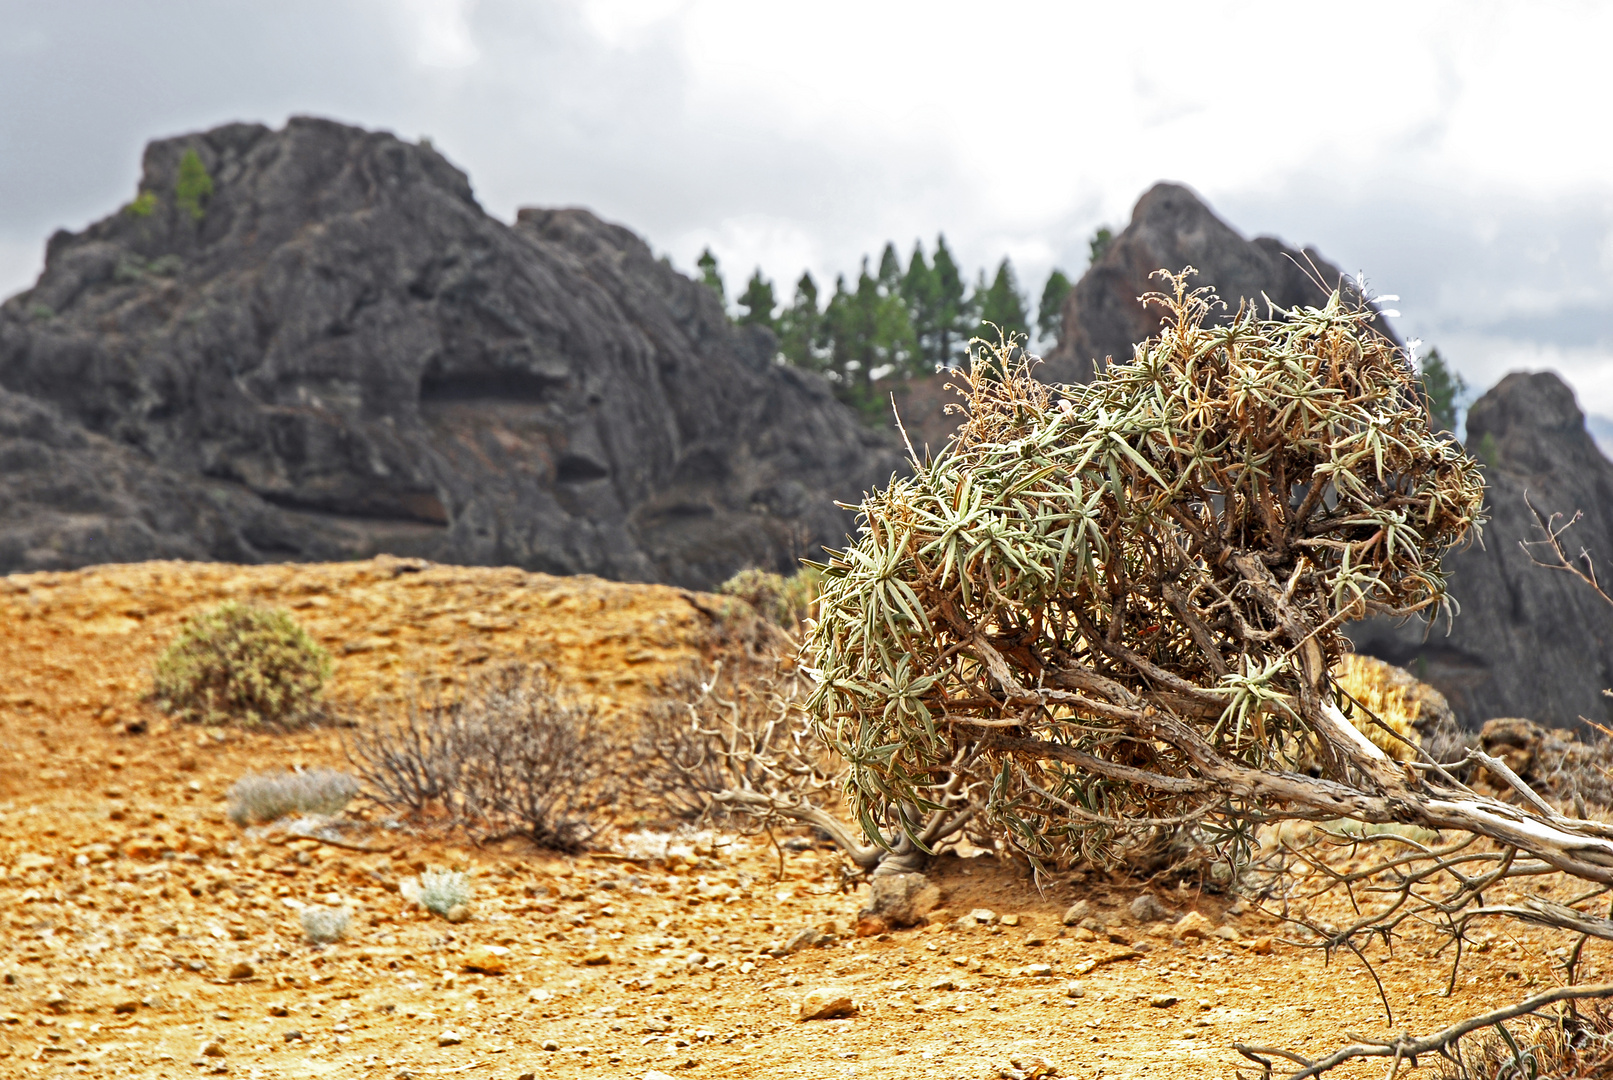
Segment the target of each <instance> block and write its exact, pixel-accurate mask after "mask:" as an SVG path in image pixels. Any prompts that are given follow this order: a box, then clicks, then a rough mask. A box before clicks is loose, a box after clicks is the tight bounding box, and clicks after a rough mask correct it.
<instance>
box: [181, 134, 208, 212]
mask: <svg viewBox="0 0 1613 1080" xmlns="http://www.w3.org/2000/svg"><path fill="white" fill-rule="evenodd" d="M212 196H213V178H212V177H211V176H209V175H208V174H207V166H206V165H204V164H202V159H201V156H200V155H199V154H197V153H196V151H195V150H194V149H190V150H186V151H185V154H184V156H183V157H181V158H180V159H179V177H178V179H176V180H175V181H174V201H175V202H177V203H178V204H179V208H180V209H181V210H186V211H189V212H190V216H191V217H193V218H195V219H196V220H197V221H200V220H202V217H203V215H205V214H206V213H207V208H206V206H205V204H206V202H207V200H208V199H210V198H212Z"/></svg>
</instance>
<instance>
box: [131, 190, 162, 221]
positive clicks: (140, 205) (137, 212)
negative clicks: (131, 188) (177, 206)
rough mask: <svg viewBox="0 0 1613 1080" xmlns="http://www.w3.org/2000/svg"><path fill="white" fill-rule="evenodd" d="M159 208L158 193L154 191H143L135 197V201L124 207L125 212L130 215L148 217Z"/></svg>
mask: <svg viewBox="0 0 1613 1080" xmlns="http://www.w3.org/2000/svg"><path fill="white" fill-rule="evenodd" d="M156 209H157V195H156V193H155V192H152V191H142V192H141V193H140V194H138V195H136V196H135V197H134V201H133V202H131V203H130V204H129V205H128V206H125V207H124V208H123V212H124V213H125V214H128V215H129V216H130V217H136V218H148V217H150V216H151V213H152V211H154V210H156Z"/></svg>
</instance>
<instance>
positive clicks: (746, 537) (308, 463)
mask: <svg viewBox="0 0 1613 1080" xmlns="http://www.w3.org/2000/svg"><path fill="white" fill-rule="evenodd" d="M191 151H194V153H195V154H196V155H197V156H198V157H199V159H200V160H201V162H202V163H203V165H204V166H205V167H206V170H207V172H208V174H209V176H210V178H211V182H212V190H211V192H210V193H206V194H204V195H202V196H201V197H200V198H199V199H197V200H193V201H192V203H190V204H184V202H183V200H181V199H180V198H179V197H178V195H177V182H178V178H179V171H180V163H181V160H182V159H183V158H184V157H185V155H186V154H187V152H191ZM140 189H141V195H140V197H139V198H138V199H136V200H135V201H134V202H132V203H131V204H130V205H129V206H127V207H125V208H124V209H122V210H120V211H119V212H117V213H115V214H113V215H111V216H109V217H107V218H106V219H104V220H102V221H100V222H97V223H96V224H94V225H91V226H90V227H89V228H87V229H85V230H84V231H83V232H81V233H76V234H74V233H67V232H59V233H57V234H56V235H55V236H53V237H52V238H51V240H50V242H49V245H48V247H47V257H46V267H45V270H44V272H43V273H42V274H41V276H40V278H39V281H38V283H37V284H36V285H35V286H34V287H33V288H32V289H31V290H29V291H28V292H25V293H22V294H20V295H18V296H15V297H13V298H11V299H10V300H8V301H7V302H6V303H5V304H4V305H0V387H3V388H4V390H5V391H7V392H9V396H8V397H7V398H5V399H4V400H3V401H0V439H3V440H5V442H4V443H3V446H4V447H5V452H6V453H7V454H8V455H9V456H8V458H7V462H8V465H9V466H10V467H9V468H8V469H7V475H6V477H5V486H4V487H0V498H4V499H6V500H7V501H6V502H4V503H3V504H0V571H7V570H17V569H39V568H48V567H66V566H75V565H81V564H83V563H85V562H92V561H107V560H123V559H138V558H146V557H150V556H151V555H153V554H159V553H160V554H171V555H179V556H182V557H190V558H217V559H229V560H234V561H249V562H250V561H264V560H277V561H278V560H304V559H335V558H344V557H355V556H366V555H370V554H375V553H379V552H387V553H392V554H399V555H419V556H424V557H427V558H432V559H437V560H441V561H445V562H459V563H471V564H511V565H517V566H521V567H524V568H527V569H530V570H541V571H546V572H550V573H596V574H600V575H602V576H605V577H611V578H618V579H627V580H651V581H667V582H673V583H678V584H684V585H690V586H710V585H712V584H715V583H716V582H718V581H721V580H722V579H723V578H724V577H726V576H727V575H729V574H731V573H732V572H734V571H736V570H738V569H740V568H742V567H744V566H747V565H758V566H763V567H768V568H775V567H776V568H785V567H787V566H789V565H790V564H792V563H793V561H794V560H795V559H796V558H798V557H799V556H801V555H805V554H809V553H815V552H817V551H818V549H819V546H820V545H822V544H839V543H840V542H841V541H842V539H843V538H844V536H845V534H846V532H847V531H848V529H849V527H850V524H851V520H850V516H849V514H847V513H846V512H845V511H842V510H840V509H838V508H836V506H835V505H834V503H835V500H836V499H841V500H851V501H854V500H856V499H857V497H858V496H859V494H860V493H861V492H862V491H863V490H864V489H865V488H867V487H868V486H870V485H872V484H874V483H878V482H881V481H883V480H885V479H887V478H888V477H889V476H890V474H891V473H892V472H893V471H895V470H897V469H899V468H901V460H902V459H901V454H900V452H899V450H898V449H897V443H896V442H895V441H894V440H893V439H892V438H890V437H888V436H886V435H883V434H879V433H875V432H871V431H869V430H868V429H866V428H865V427H863V426H862V425H861V424H859V423H858V421H857V419H856V418H855V417H854V416H853V415H852V413H851V412H850V411H849V410H847V409H846V408H844V407H843V406H842V405H840V404H839V403H838V402H836V401H835V400H834V397H833V395H832V394H831V393H830V391H829V388H828V386H827V385H826V384H825V383H824V382H823V381H822V380H821V379H820V378H818V377H817V376H815V375H811V374H807V373H803V372H799V371H796V370H793V369H789V368H784V367H780V366H778V365H775V364H774V363H773V356H774V354H775V352H776V348H775V344H774V342H773V341H772V339H771V336H770V335H769V334H767V333H766V332H765V331H745V330H743V329H740V328H736V327H734V326H732V325H731V324H730V323H729V321H728V320H727V318H726V317H725V315H724V313H723V311H722V309H721V306H720V304H719V303H718V301H717V299H716V297H715V296H714V295H713V294H712V293H711V291H710V290H708V289H706V288H705V287H704V286H702V285H699V284H697V283H695V282H693V281H691V280H689V279H688V278H686V277H684V276H682V275H680V274H678V273H677V272H675V271H674V270H672V269H671V267H670V266H669V265H667V264H666V263H664V262H662V261H658V260H657V259H656V258H655V257H654V256H653V255H652V253H651V251H650V249H649V248H648V246H647V245H645V244H644V243H643V242H642V241H641V240H639V239H638V238H637V237H636V236H634V235H633V234H632V233H630V232H628V231H627V230H626V229H623V228H620V227H618V226H614V225H610V224H607V223H605V222H602V221H600V220H599V219H598V218H596V217H594V216H593V215H592V214H590V213H588V212H586V211H583V210H524V211H522V212H521V214H520V216H519V218H518V220H517V221H516V223H515V224H514V226H513V227H512V226H509V225H505V224H503V223H501V222H499V221H497V220H495V219H493V218H491V217H489V216H488V215H487V214H485V213H484V212H483V211H482V209H481V208H480V206H479V205H478V204H477V202H476V200H475V197H474V196H473V194H472V192H471V187H470V184H469V182H468V181H467V179H466V177H465V175H464V174H463V173H461V172H460V171H459V170H458V169H457V168H455V167H454V166H453V165H451V164H450V163H449V162H448V161H446V160H445V159H444V158H443V157H441V156H440V155H439V154H437V153H436V152H435V151H434V150H433V149H431V148H430V147H429V146H423V145H414V144H410V143H405V142H403V141H401V140H399V139H397V138H394V137H393V136H391V135H388V134H384V133H377V132H369V131H364V130H360V129H358V128H353V127H348V126H344V125H341V124H336V123H332V122H328V121H323V120H316V119H308V118H298V119H293V120H292V121H291V122H290V123H289V124H288V125H287V126H286V127H285V128H284V129H283V130H280V131H272V130H270V129H268V128H266V127H263V126H260V125H251V124H231V125H226V126H224V127H220V128H216V129H214V130H212V131H208V132H204V133H201V134H196V135H188V136H183V137H179V138H174V139H166V140H161V141H158V142H154V143H152V144H151V145H150V146H148V147H147V150H146V154H145V159H144V167H143V175H142V178H141V183H140ZM19 410H20V411H19ZM13 413H16V414H17V415H18V416H24V414H26V417H28V418H29V419H24V420H15V421H14V420H13V419H11V417H12V414H13ZM69 459H71V461H72V462H74V463H76V464H74V465H71V466H69V465H68V464H65V463H66V462H68V460H69ZM63 469H66V470H67V473H66V474H64V473H62V471H61V470H63ZM74 469H77V470H78V472H77V474H74V473H73V470H74ZM53 474H54V479H55V480H57V481H61V480H62V479H63V477H64V475H82V476H83V477H84V478H85V482H84V483H82V484H75V483H62V482H56V483H54V484H53V483H52V482H51V480H52V477H53ZM92 535H94V536H98V537H99V539H96V540H94V541H91V540H90V539H87V538H88V537H90V536H92Z"/></svg>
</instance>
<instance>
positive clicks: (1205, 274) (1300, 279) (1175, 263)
mask: <svg viewBox="0 0 1613 1080" xmlns="http://www.w3.org/2000/svg"><path fill="white" fill-rule="evenodd" d="M1187 266H1191V267H1193V268H1194V269H1195V270H1197V271H1198V274H1197V276H1196V277H1194V278H1193V279H1192V283H1193V284H1194V285H1195V286H1201V285H1207V286H1211V287H1213V288H1214V289H1215V291H1216V292H1217V294H1218V295H1220V297H1221V299H1222V300H1224V301H1225V302H1226V304H1227V310H1226V311H1225V312H1222V313H1221V317H1222V318H1230V317H1231V316H1232V315H1233V314H1236V313H1237V310H1238V303H1239V301H1241V300H1247V301H1249V302H1251V303H1258V304H1260V305H1261V308H1260V310H1261V311H1262V313H1264V311H1265V300H1264V299H1262V297H1266V298H1269V299H1270V300H1271V301H1272V302H1273V303H1275V304H1277V305H1278V306H1279V307H1285V308H1292V307H1295V306H1297V305H1301V304H1307V305H1319V304H1321V303H1323V302H1324V301H1325V300H1326V299H1327V297H1328V295H1329V293H1331V291H1332V289H1333V288H1334V287H1335V286H1337V285H1338V284H1339V282H1340V280H1341V279H1342V275H1341V274H1340V273H1339V270H1338V268H1337V267H1335V266H1334V265H1333V264H1332V263H1330V262H1328V261H1327V260H1326V259H1324V258H1322V256H1321V255H1320V254H1318V253H1317V252H1316V251H1315V250H1313V249H1311V248H1306V249H1304V250H1303V251H1296V250H1294V249H1293V248H1290V247H1288V246H1287V245H1286V244H1284V243H1283V242H1282V241H1280V240H1276V239H1273V238H1272V237H1269V236H1261V237H1257V238H1256V239H1254V240H1245V239H1244V238H1243V237H1242V236H1240V235H1238V233H1237V231H1236V230H1234V229H1233V228H1232V227H1231V226H1230V225H1228V224H1226V222H1224V221H1222V220H1221V219H1220V218H1218V217H1216V216H1215V213H1214V212H1213V211H1212V210H1211V209H1210V208H1209V207H1208V206H1206V205H1205V204H1204V202H1203V201H1202V200H1201V199H1200V198H1199V197H1198V196H1197V195H1195V194H1194V193H1193V192H1192V191H1190V190H1189V189H1188V188H1185V187H1183V186H1182V185H1180V184H1166V183H1161V184H1155V185H1154V186H1153V187H1152V188H1149V189H1148V191H1147V192H1146V193H1145V194H1144V195H1143V197H1142V198H1141V199H1138V200H1137V206H1136V208H1135V209H1133V210H1132V214H1131V223H1130V224H1129V225H1127V226H1126V227H1125V229H1123V230H1121V232H1120V235H1118V236H1116V237H1115V238H1114V240H1113V241H1112V242H1111V243H1110V245H1109V248H1108V250H1107V251H1106V252H1104V254H1103V257H1102V258H1100V259H1098V261H1097V262H1095V263H1093V264H1092V266H1091V267H1089V268H1088V270H1087V272H1086V273H1085V274H1083V275H1081V280H1080V281H1078V282H1076V284H1075V287H1074V288H1073V289H1071V290H1070V295H1069V298H1068V299H1067V300H1066V301H1065V303H1064V325H1063V331H1062V332H1061V333H1060V335H1059V344H1058V347H1057V348H1056V349H1054V350H1053V351H1052V352H1051V353H1049V354H1048V356H1047V357H1046V358H1045V360H1046V363H1045V364H1044V366H1043V367H1042V369H1041V371H1040V375H1041V377H1042V378H1044V379H1046V380H1047V381H1048V382H1090V381H1091V380H1092V377H1093V373H1094V371H1095V370H1096V369H1097V367H1098V366H1101V365H1102V364H1103V362H1104V361H1105V360H1106V359H1107V358H1109V357H1113V358H1115V359H1116V360H1129V359H1131V354H1132V346H1133V345H1134V344H1136V343H1137V342H1140V341H1143V340H1146V339H1147V338H1149V337H1152V336H1153V335H1154V334H1156V333H1158V332H1159V320H1160V312H1159V310H1158V309H1157V308H1146V307H1144V306H1143V303H1142V301H1141V300H1140V299H1138V298H1139V297H1141V296H1142V295H1143V294H1144V293H1147V292H1154V291H1157V290H1159V289H1161V288H1162V287H1163V283H1162V282H1160V281H1159V280H1158V279H1155V278H1151V277H1150V276H1149V275H1150V274H1153V273H1154V272H1155V271H1156V270H1161V269H1166V270H1171V271H1177V270H1181V269H1182V268H1184V267H1187ZM1318 282H1321V283H1323V284H1325V285H1326V286H1327V289H1326V291H1324V290H1323V289H1322V288H1321V287H1320V286H1319V285H1318V284H1317V283H1318ZM1385 332H1386V333H1392V331H1390V330H1388V329H1387V328H1386V329H1385Z"/></svg>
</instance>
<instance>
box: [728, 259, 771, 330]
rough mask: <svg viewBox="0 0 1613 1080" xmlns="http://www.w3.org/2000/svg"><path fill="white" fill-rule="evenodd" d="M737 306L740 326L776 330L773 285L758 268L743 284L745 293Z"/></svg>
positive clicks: (741, 294) (740, 296)
mask: <svg viewBox="0 0 1613 1080" xmlns="http://www.w3.org/2000/svg"><path fill="white" fill-rule="evenodd" d="M713 269H715V266H713ZM739 306H740V309H741V312H742V314H741V315H740V316H739V324H740V325H741V326H765V327H767V328H768V329H769V330H775V329H777V327H778V324H777V322H775V321H774V319H773V309H774V308H775V307H777V306H778V301H777V300H775V299H774V298H773V283H772V282H771V281H768V280H767V279H766V278H764V277H763V276H762V268H761V267H760V266H758V267H757V268H756V272H755V273H753V274H752V275H751V276H750V281H748V282H746V283H745V291H744V292H742V293H740V295H739Z"/></svg>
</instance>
